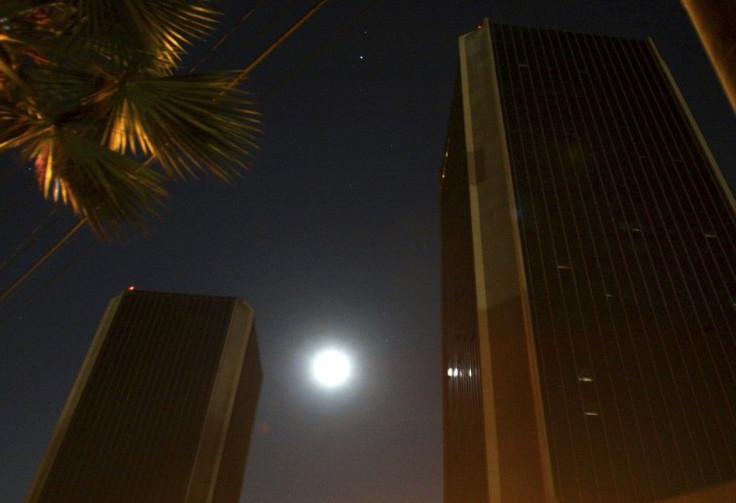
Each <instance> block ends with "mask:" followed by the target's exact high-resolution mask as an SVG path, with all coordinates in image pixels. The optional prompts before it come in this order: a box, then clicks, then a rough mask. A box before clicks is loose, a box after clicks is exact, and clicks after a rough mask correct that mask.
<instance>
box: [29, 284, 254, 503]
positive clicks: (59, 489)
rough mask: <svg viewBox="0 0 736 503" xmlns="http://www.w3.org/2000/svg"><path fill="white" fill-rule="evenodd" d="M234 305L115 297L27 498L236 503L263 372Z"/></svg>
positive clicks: (241, 306) (217, 300)
mask: <svg viewBox="0 0 736 503" xmlns="http://www.w3.org/2000/svg"><path fill="white" fill-rule="evenodd" d="M253 316H254V314H253V310H252V309H251V308H250V306H248V305H247V304H245V303H244V302H242V301H241V300H239V299H236V298H229V297H209V296H198V295H181V294H170V293H154V292H141V291H128V292H125V293H123V294H122V295H120V296H118V297H116V298H114V299H113V300H112V301H110V304H109V305H108V308H107V311H106V312H105V315H104V317H103V319H102V322H101V323H100V326H99V328H98V330H97V333H96V335H95V338H94V340H93V342H92V345H91V347H90V350H89V352H88V354H87V356H86V358H85V361H84V363H83V365H82V369H81V371H80V373H79V375H78V377H77V380H76V382H75V383H74V386H73V388H72V391H71V393H70V395H69V398H68V399H67V402H66V405H65V406H64V409H63V411H62V413H61V418H60V419H59V422H58V424H57V426H56V430H55V431H54V434H53V436H52V439H51V441H50V443H49V446H48V448H47V451H46V454H45V456H44V458H43V460H42V462H41V465H40V467H39V470H38V473H37V474H36V478H35V480H34V482H33V485H32V486H31V489H30V492H29V494H28V501H30V502H46V501H48V502H75V503H76V502H103V501H104V502H108V501H136V502H138V501H141V502H149V501H150V502H154V501H155V502H230V503H232V502H236V501H238V500H239V497H240V489H241V485H242V481H243V476H244V472H245V462H246V457H247V453H248V446H249V440H250V434H251V428H252V425H253V419H254V415H255V410H256V406H257V401H258V395H259V392H260V386H261V380H262V371H261V365H260V359H259V355H258V346H257V340H256V334H255V328H254V320H253Z"/></svg>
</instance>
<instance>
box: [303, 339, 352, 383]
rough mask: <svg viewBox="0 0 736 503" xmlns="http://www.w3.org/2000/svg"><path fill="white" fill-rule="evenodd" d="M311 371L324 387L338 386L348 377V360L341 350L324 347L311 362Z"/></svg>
mask: <svg viewBox="0 0 736 503" xmlns="http://www.w3.org/2000/svg"><path fill="white" fill-rule="evenodd" d="M312 372H314V378H315V379H316V380H317V382H318V383H319V384H321V385H322V386H324V387H326V388H334V387H335V386H339V385H341V384H343V383H345V381H347V380H348V378H349V377H350V360H348V357H347V356H346V355H345V353H343V352H341V351H337V350H335V349H326V350H324V351H322V352H321V353H318V354H317V356H315V357H314V361H313V362H312Z"/></svg>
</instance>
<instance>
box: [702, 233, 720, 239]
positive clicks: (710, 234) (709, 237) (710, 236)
mask: <svg viewBox="0 0 736 503" xmlns="http://www.w3.org/2000/svg"><path fill="white" fill-rule="evenodd" d="M703 236H705V237H706V238H708V239H716V238H717V237H718V236H716V233H715V232H704V233H703Z"/></svg>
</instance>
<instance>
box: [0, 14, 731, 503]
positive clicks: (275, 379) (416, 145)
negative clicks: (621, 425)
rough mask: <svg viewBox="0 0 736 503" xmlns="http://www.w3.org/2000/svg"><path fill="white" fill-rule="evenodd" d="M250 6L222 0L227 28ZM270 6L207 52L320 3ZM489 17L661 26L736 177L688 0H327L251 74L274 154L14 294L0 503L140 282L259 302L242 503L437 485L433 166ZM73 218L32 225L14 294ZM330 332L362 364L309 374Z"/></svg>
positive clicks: (14, 492)
mask: <svg viewBox="0 0 736 503" xmlns="http://www.w3.org/2000/svg"><path fill="white" fill-rule="evenodd" d="M255 3H257V2H255V1H252V2H246V1H242V2H241V1H236V0H230V1H227V2H220V4H221V6H222V9H223V10H224V11H225V13H226V14H225V16H224V18H225V25H228V24H229V23H231V22H233V21H235V20H236V19H237V18H239V17H240V16H241V15H242V13H243V12H245V10H247V9H248V8H249V7H250V5H251V4H255ZM266 3H267V4H269V5H270V6H269V7H263V8H262V9H261V10H259V11H258V14H257V15H256V16H254V17H253V18H252V20H251V21H250V22H248V23H246V24H245V25H244V26H243V27H242V29H241V30H239V32H238V34H237V35H236V36H234V37H233V38H232V39H231V40H230V42H231V43H229V44H226V46H225V47H223V48H221V49H220V50H218V51H217V52H216V53H215V56H214V57H213V58H212V60H211V63H210V64H211V65H213V66H215V67H216V66H218V65H219V64H221V63H222V62H223V61H224V60H226V59H227V58H229V57H230V56H233V58H232V60H231V61H230V62H229V63H228V66H230V67H234V68H237V67H240V66H243V65H245V64H247V63H248V62H249V61H250V60H251V59H252V58H253V57H254V56H255V55H257V54H258V53H259V51H260V50H261V49H262V48H263V47H265V45H267V43H268V41H269V40H272V39H273V38H274V37H275V36H276V35H277V34H278V33H280V32H281V31H282V30H283V29H285V28H286V27H287V26H288V25H289V24H290V23H291V22H293V21H294V20H295V19H296V18H297V17H298V15H299V13H300V12H303V11H305V10H306V8H307V7H308V6H310V5H311V4H312V3H313V2H311V1H297V2H295V3H293V4H292V2H286V1H273V2H266ZM282 7H286V10H285V11H284V12H283V15H282V16H281V18H280V24H278V25H275V26H273V27H272V28H270V29H269V30H267V31H266V33H265V34H263V35H261V36H260V37H259V38H257V39H256V42H255V43H254V44H252V45H250V46H248V47H246V48H242V44H243V42H244V41H246V40H248V39H250V38H251V37H252V36H254V35H255V34H256V33H257V32H258V30H259V29H260V27H261V26H262V25H263V24H264V23H265V22H266V21H267V20H268V19H269V18H270V17H271V16H272V15H274V14H276V13H277V12H278V11H279V10H280V9H281V8H282ZM365 7H369V10H368V11H367V12H366V13H365V14H364V15H363V16H362V17H360V18H359V19H357V20H356V21H355V22H354V24H352V25H351V26H350V27H349V28H348V29H346V30H345V31H343V32H341V33H340V34H339V35H338V36H335V37H334V38H332V39H330V37H332V36H333V35H334V34H335V33H336V32H338V31H339V30H341V29H343V28H344V27H345V25H346V24H348V23H349V22H350V21H351V19H353V17H354V16H355V15H356V14H358V13H359V12H360V11H361V10H362V9H363V8H365ZM483 17H489V18H490V19H491V21H492V22H502V23H512V24H523V25H532V26H542V27H552V28H558V29H564V30H570V31H583V32H594V33H601V34H609V35H616V36H625V37H633V38H642V37H646V36H651V37H652V38H653V39H654V41H655V43H656V44H657V46H658V47H659V50H660V52H661V53H662V56H663V57H664V59H665V61H667V63H668V64H669V66H670V68H671V70H672V72H673V74H674V77H675V80H676V81H677V82H678V84H679V86H680V88H681V90H682V92H683V94H684V96H685V99H686V101H687V102H688V103H689V104H690V107H691V109H692V111H693V114H694V116H695V118H696V121H697V122H698V123H699V124H700V126H701V129H702V131H703V134H704V136H705V138H706V140H707V141H708V143H709V145H710V147H711V149H712V151H713V153H714V156H715V158H716V160H717V161H718V163H719V164H720V166H721V168H722V170H723V171H724V173H725V175H726V178H727V180H728V182H729V183H730V185H731V187H732V188H733V187H736V159H734V156H733V153H734V150H733V144H734V138H735V137H736V118H735V117H734V114H733V113H732V112H731V110H730V108H729V107H728V105H727V102H726V99H725V97H724V96H723V94H722V92H721V91H720V89H719V87H718V84H717V82H716V79H715V77H714V75H713V72H712V70H711V69H710V66H709V64H708V62H707V59H706V56H705V54H704V53H703V51H702V49H701V48H700V45H699V43H698V41H697V38H696V36H695V34H694V31H693V29H692V28H691V26H690V24H689V21H688V19H687V16H686V14H685V12H684V11H683V10H682V8H681V7H680V4H679V2H677V1H674V0H666V1H663V0H645V1H642V0H631V1H623V0H596V1H593V0H588V1H585V2H579V1H569V2H568V1H550V0H539V1H532V0H528V1H522V0H495V1H493V2H491V1H472V0H464V1H463V0H457V1H445V2H440V1H434V0H428V1H423V2H418V1H416V2H409V1H400V0H396V1H368V0H363V1H358V0H356V1H350V2H347V1H340V0H333V2H330V3H328V4H327V6H325V7H324V8H323V9H322V11H321V12H320V13H318V14H317V15H316V17H315V18H313V19H312V20H311V21H310V22H309V23H308V24H307V25H305V26H304V28H302V29H301V30H300V31H299V33H298V34H297V35H295V36H294V37H293V38H292V39H290V40H289V41H287V42H286V43H285V44H284V45H283V46H281V47H280V48H279V49H278V50H277V52H275V53H274V54H273V55H272V56H270V57H269V58H268V59H267V60H266V61H265V62H264V63H263V64H262V65H261V66H260V67H258V68H257V69H256V71H254V72H253V74H252V77H251V80H250V82H249V86H250V89H251V90H252V92H253V94H254V97H255V98H257V99H259V100H260V98H262V97H265V100H264V101H263V102H262V103H261V104H260V105H259V107H258V108H259V109H260V111H261V112H262V113H263V115H264V117H263V121H264V132H263V136H262V138H261V145H262V149H261V151H260V153H259V154H258V155H257V156H256V157H255V158H254V161H253V165H252V168H251V171H250V172H249V173H247V174H246V175H245V176H244V177H243V178H242V180H240V182H239V183H237V185H235V186H227V185H223V184H221V183H219V182H216V181H214V180H211V179H204V180H199V181H197V182H193V183H189V184H182V183H178V184H174V185H172V186H171V187H170V188H171V193H172V197H171V199H170V201H169V205H168V208H167V210H166V211H165V212H164V213H163V214H162V216H161V218H160V219H158V220H154V221H152V222H151V227H150V232H149V234H148V235H147V236H144V237H134V238H130V239H128V240H127V241H126V242H125V243H123V244H120V243H114V244H107V245H102V244H96V243H95V241H94V239H93V238H92V237H91V235H90V234H89V232H88V231H84V232H82V233H80V234H79V235H77V236H75V237H74V238H73V240H72V241H71V242H70V244H69V245H68V246H66V247H65V248H64V249H63V250H62V251H61V252H59V253H58V254H56V255H55V256H54V258H53V259H52V260H51V261H50V262H49V263H48V264H47V265H46V266H45V267H44V268H43V269H42V270H41V271H40V272H39V273H38V274H37V275H36V276H34V277H33V278H32V279H31V280H29V281H27V282H25V283H24V285H23V288H21V289H20V290H18V291H17V292H16V293H15V294H14V295H13V296H12V297H10V298H9V299H8V300H7V301H6V302H5V303H3V304H2V305H0V383H2V385H1V386H0V501H3V502H6V501H7V502H13V501H21V500H22V498H23V496H24V494H25V492H26V490H27V488H28V486H29V484H30V482H31V479H32V477H33V475H34V473H35V470H36V467H37V465H38V463H39V461H40V458H41V456H42V454H43V451H44V449H45V447H46V444H47V442H48V440H49V437H50V435H51V432H52V430H53V427H54V425H55V423H56V421H57V419H58V415H59V413H60V411H61V407H62V406H63V404H64V401H65V399H66V396H67V394H68V392H69V390H70V387H71V385H72V382H73V380H74V378H75V376H76V373H77V371H78V369H79V366H80V364H81V362H82V359H83V357H84V355H85V353H86V351H87V348H88V345H89V343H90V341H91V339H92V337H93V335H94V331H95V328H96V326H97V323H98V321H99V319H100V317H101V315H102V313H103V311H104V308H105V306H106V304H107V301H108V300H109V299H110V298H111V297H113V296H115V295H117V294H118V293H119V292H121V291H122V290H123V289H125V288H126V287H127V286H128V285H135V286H136V287H137V288H139V289H145V290H160V291H175V292H186V293H201V294H217V295H233V296H239V297H242V298H243V299H245V300H246V301H248V302H249V303H250V304H251V305H252V306H253V307H254V308H255V309H256V313H257V316H256V325H257V330H258V336H259V339H260V344H261V358H262V363H263V367H264V371H265V379H264V384H263V388H262V391H261V399H260V404H259V408H258V414H257V418H256V426H255V429H254V433H253V441H252V444H251V450H250V457H249V460H248V468H247V473H246V478H245V484H244V488H243V497H242V501H248V502H251V501H252V502H269V503H271V502H273V503H281V502H292V501H294V502H347V501H350V502H371V503H373V502H407V501H416V502H426V503H432V502H439V501H441V500H442V447H441V379H442V365H441V362H440V320H439V303H440V299H439V281H440V279H439V253H438V248H439V247H438V215H437V207H438V197H437V196H438V194H437V185H438V183H437V181H438V170H439V166H440V162H441V157H442V150H443V143H444V135H445V129H446V124H447V116H448V112H449V105H450V97H451V93H452V86H453V81H454V78H455V71H456V65H457V48H456V47H457V37H458V36H459V35H461V34H463V33H466V32H468V31H471V30H473V29H474V28H475V26H476V25H477V24H478V23H479V22H480V21H481V20H482V18H483ZM328 40H329V43H328V44H327V45H326V46H325V48H324V49H323V50H321V51H319V52H317V53H316V55H315V57H314V58H312V59H311V60H310V61H309V63H308V64H307V65H305V66H303V67H302V68H301V69H299V70H298V71H297V72H296V73H294V74H293V76H291V77H290V78H289V79H288V80H286V82H285V83H284V84H283V85H281V86H275V85H276V83H277V82H279V81H280V80H281V79H282V78H284V77H285V76H287V75H290V74H291V73H292V71H293V69H294V67H295V66H296V65H297V64H299V61H300V60H301V59H302V58H305V57H307V56H309V55H310V54H311V53H312V52H313V51H316V50H317V49H318V48H319V47H320V45H321V44H322V43H323V42H325V41H328ZM200 50H201V49H200ZM8 159H9V158H8V157H5V158H3V159H2V165H3V166H7V165H9V164H10V161H9V160H8ZM31 179H32V174H31V173H30V172H28V171H25V170H20V171H17V172H15V173H13V174H12V175H11V176H9V177H6V178H3V177H0V257H2V259H5V258H6V257H10V256H13V254H14V250H15V249H16V247H17V246H18V245H19V244H21V243H22V242H23V241H24V240H25V239H26V237H28V236H29V234H30V233H31V232H32V231H33V230H34V228H36V226H37V225H38V224H39V223H40V222H42V219H43V217H44V215H46V213H47V212H48V211H49V208H50V205H48V204H46V203H43V202H41V200H40V196H39V195H38V194H37V193H36V191H35V188H33V187H32V186H30V185H29V180H31ZM14 201H17V204H15V205H14V206H12V207H11V204H12V203H13V202H14ZM9 208H10V209H9ZM67 213H68V212H66V211H64V212H57V213H56V214H54V215H53V216H52V217H51V219H49V220H48V221H47V223H46V224H45V226H44V227H42V228H41V230H39V231H38V232H36V233H35V234H33V236H37V237H38V239H36V240H35V241H33V242H32V243H31V244H29V245H28V247H26V248H24V249H22V250H21V252H20V253H19V254H18V257H19V258H18V259H17V260H16V261H15V262H14V263H13V264H12V265H11V266H9V267H7V268H5V269H4V270H2V271H1V272H0V289H4V288H6V287H7V286H8V285H9V284H10V283H11V282H12V281H13V280H14V279H15V278H16V277H17V276H18V275H19V273H20V272H21V271H22V270H24V269H25V268H26V267H27V266H28V265H29V264H30V263H31V262H32V261H33V260H34V258H35V257H37V256H38V255H39V254H40V252H41V251H42V250H43V249H44V248H45V247H47V246H48V245H49V244H50V243H52V242H53V241H54V240H55V239H56V238H58V236H60V235H61V234H63V232H64V230H65V228H67V227H68V226H69V224H70V222H73V221H74V220H73V218H71V217H70V216H69V215H68V214H67ZM0 261H1V260H0ZM328 343H332V344H337V345H339V346H342V347H343V348H345V349H346V350H347V351H348V352H349V353H350V354H351V355H352V357H353V359H354V364H355V365H356V369H355V375H354V378H353V380H352V381H351V382H350V384H349V385H348V386H346V387H344V388H341V389H339V390H334V391H327V390H325V389H320V388H319V387H317V386H316V385H315V384H314V382H313V381H312V379H311V377H310V375H309V359H310V357H311V355H313V354H314V352H315V351H316V350H317V349H318V348H320V347H322V346H323V345H325V344H328Z"/></svg>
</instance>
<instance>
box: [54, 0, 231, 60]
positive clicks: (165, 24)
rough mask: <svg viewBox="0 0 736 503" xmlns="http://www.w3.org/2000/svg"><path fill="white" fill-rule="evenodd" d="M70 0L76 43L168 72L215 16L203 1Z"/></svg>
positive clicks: (214, 12) (207, 29)
mask: <svg viewBox="0 0 736 503" xmlns="http://www.w3.org/2000/svg"><path fill="white" fill-rule="evenodd" d="M68 1H69V3H70V4H72V5H73V6H74V7H75V9H76V10H77V12H78V16H79V20H80V22H79V26H78V28H77V30H76V32H75V35H76V43H79V44H84V43H85V42H87V41H93V43H94V45H95V46H96V47H98V48H99V50H100V51H101V52H102V53H104V54H106V55H108V56H109V57H110V58H117V59H119V60H121V61H122V62H123V63H124V64H126V65H130V64H131V63H134V62H139V61H145V62H146V66H151V62H156V63H157V65H156V66H158V67H160V68H163V69H167V70H170V69H172V68H173V67H174V66H175V65H176V64H178V62H179V61H180V58H181V56H182V54H183V52H184V51H185V48H186V46H187V45H189V44H191V43H192V42H193V41H194V40H196V39H199V38H202V37H204V36H205V35H206V34H207V33H209V32H210V31H211V30H212V29H213V27H214V25H215V22H216V17H217V13H216V11H214V10H212V9H210V8H209V7H207V6H206V5H207V3H208V2H205V1H191V0H68ZM72 43H75V42H72Z"/></svg>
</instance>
